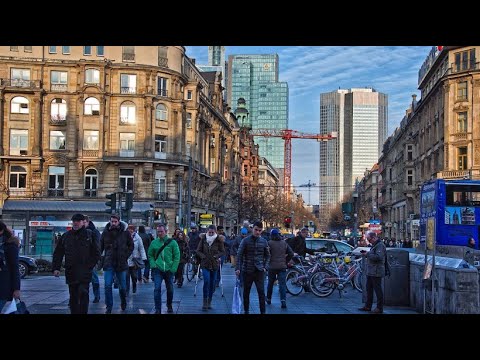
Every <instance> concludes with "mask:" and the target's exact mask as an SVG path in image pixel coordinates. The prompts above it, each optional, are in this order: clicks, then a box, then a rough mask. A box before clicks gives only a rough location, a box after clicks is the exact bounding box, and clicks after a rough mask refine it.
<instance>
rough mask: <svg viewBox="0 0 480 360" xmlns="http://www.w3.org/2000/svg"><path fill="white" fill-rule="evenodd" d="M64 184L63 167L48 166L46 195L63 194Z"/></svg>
mask: <svg viewBox="0 0 480 360" xmlns="http://www.w3.org/2000/svg"><path fill="white" fill-rule="evenodd" d="M64 186H65V167H63V166H50V167H49V168H48V196H63V190H64Z"/></svg>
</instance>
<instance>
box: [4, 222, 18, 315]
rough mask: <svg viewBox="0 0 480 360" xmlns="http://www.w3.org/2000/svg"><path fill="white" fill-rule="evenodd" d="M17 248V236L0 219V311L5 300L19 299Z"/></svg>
mask: <svg viewBox="0 0 480 360" xmlns="http://www.w3.org/2000/svg"><path fill="white" fill-rule="evenodd" d="M19 249H20V240H19V239H18V237H16V236H14V235H13V233H12V232H11V231H10V230H9V229H8V228H7V225H5V223H4V222H3V221H0V311H1V310H2V309H3V307H4V305H5V303H6V302H7V301H12V300H13V299H15V300H16V299H20V270H19V269H18V252H19Z"/></svg>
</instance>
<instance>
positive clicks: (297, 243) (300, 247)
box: [287, 227, 315, 257]
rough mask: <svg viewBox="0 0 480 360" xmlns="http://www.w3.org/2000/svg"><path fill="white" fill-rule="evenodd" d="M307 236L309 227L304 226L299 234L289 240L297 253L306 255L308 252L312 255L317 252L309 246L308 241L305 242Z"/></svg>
mask: <svg viewBox="0 0 480 360" xmlns="http://www.w3.org/2000/svg"><path fill="white" fill-rule="evenodd" d="M307 236H308V228H306V227H304V228H302V229H301V230H300V231H299V232H298V233H297V236H295V237H293V238H290V239H288V240H287V243H288V245H290V247H291V248H292V250H293V252H294V253H295V255H300V256H303V257H305V256H306V255H307V253H308V254H310V255H313V254H315V250H313V249H309V248H307V243H306V242H305V239H306V238H307Z"/></svg>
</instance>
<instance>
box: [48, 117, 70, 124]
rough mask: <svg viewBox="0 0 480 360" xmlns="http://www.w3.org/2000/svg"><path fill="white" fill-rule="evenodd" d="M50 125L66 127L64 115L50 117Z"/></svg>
mask: <svg viewBox="0 0 480 360" xmlns="http://www.w3.org/2000/svg"><path fill="white" fill-rule="evenodd" d="M50 125H67V116H66V115H60V114H57V115H50Z"/></svg>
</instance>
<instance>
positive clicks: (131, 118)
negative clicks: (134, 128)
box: [120, 101, 136, 125]
mask: <svg viewBox="0 0 480 360" xmlns="http://www.w3.org/2000/svg"><path fill="white" fill-rule="evenodd" d="M135 122H136V120H135V104H134V103H133V102H131V101H125V102H123V103H122V105H121V106H120V124H121V125H127V124H135Z"/></svg>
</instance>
